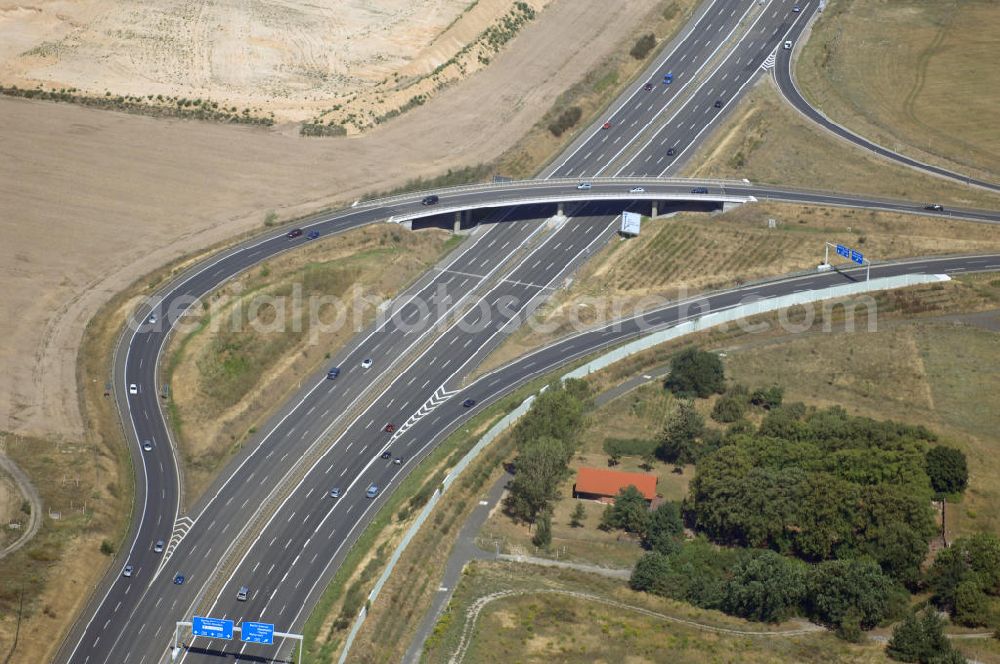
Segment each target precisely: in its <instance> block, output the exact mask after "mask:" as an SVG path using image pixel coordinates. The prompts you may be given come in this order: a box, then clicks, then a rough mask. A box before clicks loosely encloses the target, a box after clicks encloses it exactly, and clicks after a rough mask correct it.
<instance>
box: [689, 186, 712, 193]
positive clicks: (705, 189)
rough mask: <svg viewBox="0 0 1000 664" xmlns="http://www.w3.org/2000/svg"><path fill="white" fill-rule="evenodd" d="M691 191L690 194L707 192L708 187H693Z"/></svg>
mask: <svg viewBox="0 0 1000 664" xmlns="http://www.w3.org/2000/svg"><path fill="white" fill-rule="evenodd" d="M691 193H692V194H707V193H708V188H707V187H695V188H694V189H692V190H691Z"/></svg>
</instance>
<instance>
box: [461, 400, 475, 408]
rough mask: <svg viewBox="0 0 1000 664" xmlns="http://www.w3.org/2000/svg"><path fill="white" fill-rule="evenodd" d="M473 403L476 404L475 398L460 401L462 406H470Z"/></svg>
mask: <svg viewBox="0 0 1000 664" xmlns="http://www.w3.org/2000/svg"><path fill="white" fill-rule="evenodd" d="M475 405H476V400H475V399H466V400H465V401H463V402H462V407H463V408H472V407H473V406H475Z"/></svg>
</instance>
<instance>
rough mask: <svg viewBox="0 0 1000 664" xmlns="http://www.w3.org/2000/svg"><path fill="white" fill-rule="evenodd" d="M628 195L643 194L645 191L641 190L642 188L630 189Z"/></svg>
mask: <svg viewBox="0 0 1000 664" xmlns="http://www.w3.org/2000/svg"><path fill="white" fill-rule="evenodd" d="M628 193H630V194H645V193H646V190H645V189H643V188H642V187H632V188H631V189H629V190H628Z"/></svg>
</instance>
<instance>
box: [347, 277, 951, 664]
mask: <svg viewBox="0 0 1000 664" xmlns="http://www.w3.org/2000/svg"><path fill="white" fill-rule="evenodd" d="M940 281H950V277H948V276H947V275H943V274H904V275H899V276H895V277H881V278H877V279H871V280H868V281H861V282H858V283H853V284H844V285H841V286H830V287H828V288H823V289H818V290H812V291H803V292H801V293H792V294H790V295H781V296H779V297H773V298H769V299H766V300H759V301H757V302H752V303H749V304H742V305H736V306H734V307H732V308H730V309H726V310H723V311H717V312H712V313H708V314H704V315H702V316H698V317H697V318H694V319H692V320H689V321H685V322H683V323H679V324H676V325H673V326H672V327H669V328H667V329H665V330H660V331H658V332H654V333H652V334H649V335H647V336H645V337H642V338H640V339H637V340H636V341H633V342H631V343H628V344H625V345H624V346H621V347H619V348H616V349H614V350H612V351H609V352H607V353H605V354H604V355H601V356H600V357H598V358H596V359H594V360H591V361H590V362H588V363H586V364H584V365H582V366H580V367H577V368H576V369H574V370H573V371H570V372H569V373H566V374H564V375H563V376H562V377H561V379H560V380H567V379H569V378H584V377H586V376H587V375H589V374H591V373H593V372H595V371H600V370H601V369H604V368H606V367H608V366H610V365H612V364H614V363H615V362H619V361H621V360H623V359H625V358H627V357H629V356H630V355H635V354H636V353H640V352H642V351H644V350H648V349H649V348H651V347H653V346H657V345H659V344H662V343H665V342H667V341H672V340H674V339H677V338H679V337H682V336H685V335H688V334H692V333H694V332H698V331H701V330H705V329H708V328H710V327H715V326H717V325H721V324H723V323H729V322H732V321H735V320H740V319H742V318H747V317H749V316H756V315H759V314H762V313H768V312H771V311H776V310H778V309H784V308H787V307H791V306H795V305H801V304H809V303H813V302H820V301H823V300H832V299H838V298H842V297H847V296H850V295H858V294H860V293H869V292H872V291H879V290H891V289H895V288H905V287H907V286H917V285H920V284H926V283H937V282H940ZM544 390H545V388H542V391H544ZM540 393H541V392H539V394H540ZM536 396H537V395H532V396H529V397H528V398H527V399H525V400H524V401H522V402H521V403H520V405H518V407H517V408H515V409H514V410H512V411H511V412H510V413H508V414H507V415H506V416H505V417H504V418H503V419H501V420H500V421H499V422H497V423H496V424H494V425H493V426H492V427H490V429H489V431H487V432H486V433H485V434H483V436H482V438H480V439H479V440H478V441H477V442H476V444H475V446H473V448H472V449H471V450H469V451H468V453H466V454H465V456H463V457H462V459H461V460H460V461H459V462H458V463H457V464H455V467H454V468H452V469H451V471H450V472H449V473H448V474H447V475H446V476H445V478H444V481H442V482H441V486H440V487H439V488H438V489H436V490H435V491H434V495H432V496H431V498H430V500H428V501H427V504H426V505H424V508H423V509H422V510H420V514H419V515H417V518H416V520H414V522H413V523H412V524H411V525H410V527H409V528H407V529H406V533H404V535H403V539H402V540H401V541H400V543H399V545H398V546H397V547H396V549H395V550H394V551H393V553H392V555H391V556H390V557H389V562H388V564H387V565H386V568H385V570H384V571H383V572H382V574H381V576H379V578H378V581H376V582H375V586H374V588H372V590H371V592H370V593H368V605H370V604H372V603H374V602H375V600H376V599H377V598H378V596H379V593H381V592H382V588H383V587H384V586H385V584H386V582H387V581H388V580H389V577H390V576H391V575H392V572H393V570H394V569H395V566H396V563H398V562H399V559H400V557H401V556H402V555H403V553H404V552H405V551H406V548H407V547H408V546H409V545H410V542H411V541H412V540H413V538H414V537H415V536H416V534H417V532H418V531H419V530H420V528H421V527H422V526H423V524H424V522H426V521H427V517H429V516H430V514H431V512H432V511H433V510H434V507H435V506H436V505H437V504H438V502H439V501H440V500H441V497H442V496H443V495H444V492H445V491H446V490H447V489H448V487H449V486H451V485H452V483H453V482H454V481H455V479H457V478H458V476H459V475H461V474H462V472H463V471H464V470H465V469H466V468H468V466H469V464H470V463H472V462H473V461H474V460H475V459H476V457H477V456H479V454H480V453H481V452H482V451H483V450H484V449H486V447H487V446H488V445H489V444H490V443H492V442H493V441H494V440H496V439H497V437H498V436H500V434H502V433H503V432H505V431H506V430H507V429H509V428H510V427H512V426H513V425H514V424H516V423H517V421H518V420H519V419H520V418H521V417H522V416H523V415H524V414H525V413H527V412H528V409H530V408H531V404H532V403H533V402H534V400H535V397H536ZM368 605H366V606H363V607H362V608H361V610H360V611H359V612H358V617H357V618H355V620H354V625H352V627H351V631H350V632H349V633H348V635H347V640H346V641H345V642H344V649H343V650H342V651H341V653H340V658H339V660H338V664H344V663H345V662H346V661H347V656H348V653H349V652H350V650H351V646H352V645H353V644H354V640H355V638H356V637H357V635H358V632H359V631H360V629H361V626H362V625H363V624H364V622H365V619H366V618H367V617H368V608H367V607H368Z"/></svg>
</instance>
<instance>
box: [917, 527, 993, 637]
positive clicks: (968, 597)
mask: <svg viewBox="0 0 1000 664" xmlns="http://www.w3.org/2000/svg"><path fill="white" fill-rule="evenodd" d="M927 585H928V586H929V587H930V589H931V592H932V600H933V601H934V603H935V604H936V605H937V606H939V607H941V608H942V609H944V610H946V611H948V612H950V613H951V614H952V615H956V614H957V609H958V603H959V602H958V589H959V587H963V604H964V605H965V606H964V611H965V612H966V613H967V615H968V616H970V617H971V616H973V615H976V613H977V611H976V606H977V599H976V598H975V596H974V594H973V593H972V588H973V587H976V588H978V589H979V590H980V591H981V592H983V593H986V594H989V595H998V594H1000V539H998V538H997V536H996V535H994V534H992V533H979V534H976V535H973V536H971V537H960V538H959V539H957V540H955V541H954V542H953V543H952V545H951V546H950V547H948V548H947V549H945V550H944V551H941V552H939V553H938V555H937V556H936V557H935V558H934V564H933V565H931V568H930V570H929V571H928V573H927Z"/></svg>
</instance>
